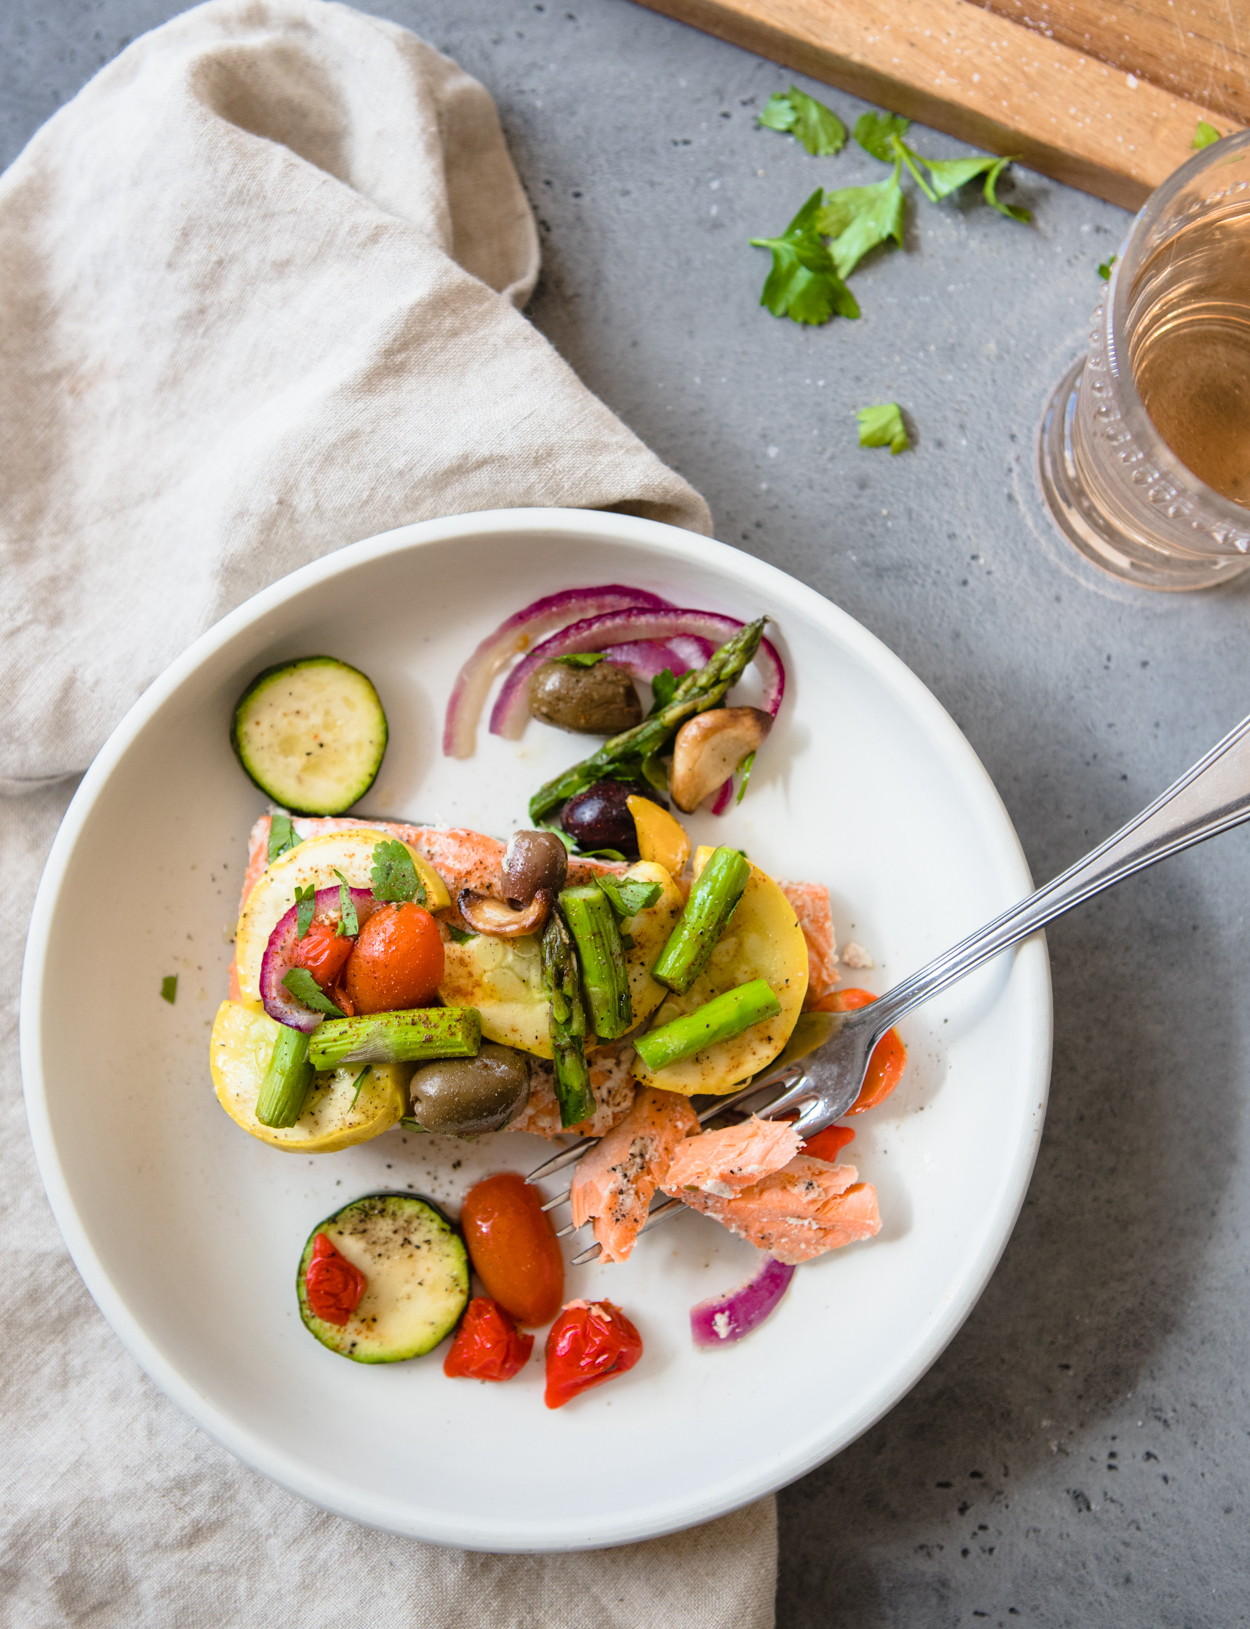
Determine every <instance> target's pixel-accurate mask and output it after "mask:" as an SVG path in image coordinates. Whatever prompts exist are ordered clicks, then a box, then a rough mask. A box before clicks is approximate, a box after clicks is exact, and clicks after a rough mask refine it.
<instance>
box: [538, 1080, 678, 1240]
mask: <svg viewBox="0 0 1250 1629" xmlns="http://www.w3.org/2000/svg"><path fill="white" fill-rule="evenodd" d="M698 1129H699V1121H698V1118H697V1116H696V1115H695V1112H694V1110H693V1109H692V1108H691V1107H690V1100H689V1098H687V1097H683V1096H682V1095H681V1093H680V1092H661V1091H657V1090H655V1089H654V1088H653V1087H649V1086H644V1087H643V1088H642V1089H641V1090H640V1091H639V1093H638V1095H637V1097H635V1099H634V1103H633V1107H632V1108H631V1109H630V1111H629V1113H628V1114H627V1115H626V1116H625V1118H624V1119H623V1120H622V1121H621V1123H620V1124H619V1125H618V1126H615V1127H614V1128H613V1129H612V1130H611V1131H609V1133H608V1134H607V1136H606V1137H604V1138H603V1140H602V1141H601V1142H600V1143H599V1144H598V1145H597V1146H596V1147H594V1148H592V1149H591V1151H590V1153H589V1154H587V1155H586V1156H585V1158H584V1159H583V1160H582V1161H581V1163H580V1164H579V1165H578V1167H577V1172H576V1175H575V1176H574V1178H573V1191H572V1194H571V1195H570V1203H571V1205H572V1208H573V1226H574V1227H582V1226H583V1225H584V1224H585V1223H586V1222H589V1221H592V1220H593V1222H594V1224H595V1226H594V1234H595V1238H596V1239H597V1240H598V1241H599V1244H600V1246H601V1247H602V1250H603V1260H604V1261H625V1260H626V1259H627V1258H628V1256H629V1253H630V1251H631V1250H632V1249H633V1248H634V1241H635V1240H636V1239H637V1237H638V1230H639V1228H640V1227H641V1226H642V1224H643V1223H644V1222H645V1221H646V1219H647V1211H648V1209H649V1208H650V1205H651V1199H652V1196H653V1195H654V1193H655V1190H656V1189H657V1188H658V1187H659V1186H660V1184H661V1183H662V1182H663V1180H664V1178H665V1176H666V1174H667V1172H668V1169H669V1164H670V1162H671V1160H672V1158H673V1154H674V1151H675V1150H676V1149H677V1148H678V1147H679V1145H680V1144H681V1143H682V1142H683V1140H684V1139H685V1138H686V1137H688V1136H690V1135H691V1133H693V1132H696V1131H698Z"/></svg>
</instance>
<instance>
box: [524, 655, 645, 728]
mask: <svg viewBox="0 0 1250 1629" xmlns="http://www.w3.org/2000/svg"><path fill="white" fill-rule="evenodd" d="M530 712H531V713H532V714H533V715H534V717H535V718H540V719H542V721H543V723H544V724H554V725H556V726H557V728H559V729H561V730H576V731H577V732H578V734H580V735H619V734H620V733H621V731H622V730H632V729H633V727H634V725H635V724H641V723H642V702H641V701H639V699H638V692H637V691H636V690H635V689H634V681H633V680H632V679H631V678H630V676H629V674H628V673H627V672H626V671H625V669H624V668H623V667H615V666H614V665H613V664H612V663H611V662H596V663H595V664H594V665H593V667H570V666H569V665H568V663H566V662H560V661H555V662H544V663H543V665H542V666H541V667H540V668H537V669H536V670H535V672H534V675H533V677H532V678H531V679H530Z"/></svg>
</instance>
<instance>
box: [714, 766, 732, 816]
mask: <svg viewBox="0 0 1250 1629" xmlns="http://www.w3.org/2000/svg"><path fill="white" fill-rule="evenodd" d="M733 795H734V778H733V776H732V775H731V776H730V777H729V779H728V780H727V781H722V782H721V784H720V791H719V792H718V793H717V794H716V802H715V803H713V805H712V813H713V814H714V815H723V814H724V812H725V810H726V809H727V808H728V807H729V801H730V799H731V798H732V797H733Z"/></svg>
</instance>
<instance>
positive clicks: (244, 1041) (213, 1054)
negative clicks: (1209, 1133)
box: [209, 1001, 412, 1154]
mask: <svg viewBox="0 0 1250 1629" xmlns="http://www.w3.org/2000/svg"><path fill="white" fill-rule="evenodd" d="M281 1027H282V1026H281V1025H280V1024H278V1023H275V1022H274V1020H273V1019H272V1018H270V1017H269V1015H268V1014H267V1013H266V1012H264V1011H263V1010H262V1009H261V1008H260V1007H259V1006H258V1005H253V1004H251V1003H247V1002H243V1001H223V1002H222V1004H221V1006H220V1007H219V1008H218V1009H217V1017H216V1019H215V1021H214V1023H213V1033H212V1038H211V1040H210V1041H209V1066H210V1068H211V1070H212V1075H213V1085H214V1087H216V1090H217V1100H218V1102H219V1103H220V1104H221V1106H222V1108H223V1109H225V1111H226V1113H227V1114H228V1115H229V1116H230V1118H231V1119H232V1120H233V1121H234V1123H235V1124H236V1125H239V1126H242V1127H243V1129H244V1131H247V1132H250V1133H251V1135H252V1136H253V1137H259V1138H260V1140H261V1142H265V1143H270V1144H272V1146H273V1147H274V1148H285V1149H288V1150H289V1151H290V1152H291V1153H294V1154H333V1153H334V1152H335V1151H336V1150H337V1149H340V1148H350V1147H351V1146H352V1144H353V1143H363V1142H367V1141H368V1140H369V1138H370V1137H377V1136H378V1135H379V1134H380V1133H381V1132H383V1131H389V1129H390V1128H391V1126H393V1125H394V1124H395V1123H396V1122H397V1121H398V1120H399V1119H400V1117H401V1116H402V1115H404V1114H406V1113H407V1112H408V1079H409V1076H410V1075H411V1074H412V1065H411V1064H402V1063H375V1064H373V1065H372V1066H371V1067H370V1069H369V1073H368V1074H367V1075H366V1076H365V1078H364V1080H363V1081H361V1083H360V1091H359V1093H357V1091H356V1082H357V1081H358V1080H359V1079H360V1071H361V1066H360V1065H359V1064H356V1065H355V1066H354V1067H353V1066H352V1065H351V1064H348V1065H346V1066H345V1067H344V1068H342V1069H334V1070H330V1071H328V1072H327V1073H325V1074H319V1075H317V1077H316V1079H315V1081H314V1084H313V1088H312V1091H311V1092H310V1093H309V1097H308V1102H307V1104H306V1105H305V1108H304V1112H303V1114H301V1115H300V1117H299V1119H298V1120H297V1121H296V1122H295V1124H294V1125H293V1126H262V1125H261V1123H260V1121H259V1120H258V1119H257V1118H256V1099H257V1096H258V1095H259V1093H260V1084H261V1081H262V1080H263V1079H264V1076H265V1067H266V1065H267V1064H268V1062H269V1058H270V1054H271V1053H272V1052H273V1047H274V1042H275V1040H276V1039H277V1034H278V1031H279V1030H280V1029H281Z"/></svg>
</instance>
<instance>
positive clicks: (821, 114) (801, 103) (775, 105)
mask: <svg viewBox="0 0 1250 1629" xmlns="http://www.w3.org/2000/svg"><path fill="white" fill-rule="evenodd" d="M757 123H759V124H762V125H764V126H765V127H766V128H767V129H769V130H782V131H789V132H790V134H791V135H793V136H795V137H797V138H798V140H799V141H801V142H802V144H803V146H804V147H806V148H807V150H808V152H809V153H810V154H811V155H812V157H813V158H828V157H830V156H831V155H832V154H833V153H840V152H841V151H842V149H843V147H845V145H846V126H845V125H844V124H843V123H842V121H841V119H839V118H838V116H837V114H836V113H835V112H834V111H833V109H832V108H828V107H826V106H825V104H824V103H823V102H818V101H817V100H816V98H815V97H814V96H809V95H808V94H807V92H806V91H801V90H800V89H799V88H798V86H797V85H791V86H790V89H789V90H788V91H775V92H774V93H773V95H772V96H770V97H769V99H768V105H767V107H766V108H765V109H764V111H763V113H761V114H760V116H759V119H758V121H757Z"/></svg>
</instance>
